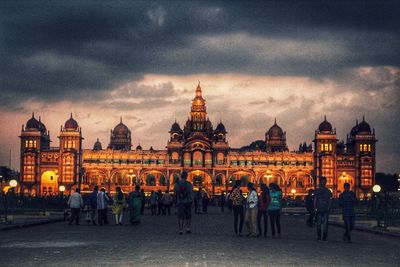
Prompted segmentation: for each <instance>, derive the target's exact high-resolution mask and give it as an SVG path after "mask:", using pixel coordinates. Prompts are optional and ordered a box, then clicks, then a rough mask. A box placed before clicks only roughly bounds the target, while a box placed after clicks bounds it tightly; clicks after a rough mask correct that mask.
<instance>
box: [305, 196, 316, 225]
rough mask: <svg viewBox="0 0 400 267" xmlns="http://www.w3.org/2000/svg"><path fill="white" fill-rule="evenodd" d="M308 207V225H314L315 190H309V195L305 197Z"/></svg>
mask: <svg viewBox="0 0 400 267" xmlns="http://www.w3.org/2000/svg"><path fill="white" fill-rule="evenodd" d="M305 202H306V209H307V212H308V219H307V225H308V226H309V227H313V226H314V209H315V208H314V190H312V189H310V190H308V195H307V196H306V197H305Z"/></svg>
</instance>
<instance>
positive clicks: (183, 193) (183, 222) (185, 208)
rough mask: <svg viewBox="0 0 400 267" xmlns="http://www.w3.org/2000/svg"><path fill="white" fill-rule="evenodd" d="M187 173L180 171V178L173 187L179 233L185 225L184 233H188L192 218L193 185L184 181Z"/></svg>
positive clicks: (181, 232)
mask: <svg viewBox="0 0 400 267" xmlns="http://www.w3.org/2000/svg"><path fill="white" fill-rule="evenodd" d="M187 176H188V173H187V172H186V171H182V174H181V179H180V180H179V182H178V183H177V184H175V188H174V196H175V203H176V206H177V207H178V224H179V234H180V235H182V234H183V229H184V227H185V226H186V233H187V234H190V233H191V230H190V227H191V218H192V214H191V213H192V202H193V186H192V184H191V183H190V182H188V181H186V179H187Z"/></svg>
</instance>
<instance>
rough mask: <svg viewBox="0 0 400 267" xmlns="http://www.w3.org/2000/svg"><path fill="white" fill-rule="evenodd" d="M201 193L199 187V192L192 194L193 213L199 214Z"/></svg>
mask: <svg viewBox="0 0 400 267" xmlns="http://www.w3.org/2000/svg"><path fill="white" fill-rule="evenodd" d="M201 192H202V189H201V187H199V190H197V191H196V193H194V213H196V214H199V213H200V207H201Z"/></svg>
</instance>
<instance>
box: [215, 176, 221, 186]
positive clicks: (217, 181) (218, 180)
mask: <svg viewBox="0 0 400 267" xmlns="http://www.w3.org/2000/svg"><path fill="white" fill-rule="evenodd" d="M215 185H216V186H221V185H222V174H218V175H217V177H215Z"/></svg>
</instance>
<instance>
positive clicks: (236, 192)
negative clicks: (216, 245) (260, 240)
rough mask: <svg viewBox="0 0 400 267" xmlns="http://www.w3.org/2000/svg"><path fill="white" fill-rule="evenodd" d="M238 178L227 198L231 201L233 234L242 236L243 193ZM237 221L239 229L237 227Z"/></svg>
mask: <svg viewBox="0 0 400 267" xmlns="http://www.w3.org/2000/svg"><path fill="white" fill-rule="evenodd" d="M240 184H241V182H240V180H236V182H235V186H234V187H233V189H232V192H231V194H230V195H229V199H230V201H231V203H232V210H233V228H234V230H235V234H236V235H239V236H242V229H243V221H244V210H243V195H242V192H241V190H240ZM238 223H239V229H238Z"/></svg>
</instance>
